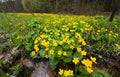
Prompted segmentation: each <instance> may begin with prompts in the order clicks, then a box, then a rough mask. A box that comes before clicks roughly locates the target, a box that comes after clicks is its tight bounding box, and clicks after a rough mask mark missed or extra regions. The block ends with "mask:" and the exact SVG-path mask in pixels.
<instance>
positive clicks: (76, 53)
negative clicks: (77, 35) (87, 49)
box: [74, 52, 83, 60]
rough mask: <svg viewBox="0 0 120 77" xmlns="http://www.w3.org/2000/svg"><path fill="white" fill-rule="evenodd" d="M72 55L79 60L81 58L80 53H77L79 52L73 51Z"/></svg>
mask: <svg viewBox="0 0 120 77" xmlns="http://www.w3.org/2000/svg"><path fill="white" fill-rule="evenodd" d="M74 57H78V58H79V60H81V59H82V58H83V56H82V54H81V53H79V52H75V53H74Z"/></svg>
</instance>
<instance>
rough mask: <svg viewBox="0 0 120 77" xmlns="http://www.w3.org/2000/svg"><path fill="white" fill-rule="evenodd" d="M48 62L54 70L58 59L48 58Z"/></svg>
mask: <svg viewBox="0 0 120 77" xmlns="http://www.w3.org/2000/svg"><path fill="white" fill-rule="evenodd" d="M49 63H50V66H51V68H52V69H53V70H54V69H56V67H57V64H58V63H59V60H57V59H50V60H49Z"/></svg>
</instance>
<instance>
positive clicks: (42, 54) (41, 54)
mask: <svg viewBox="0 0 120 77" xmlns="http://www.w3.org/2000/svg"><path fill="white" fill-rule="evenodd" d="M45 54H46V51H45V49H40V51H39V55H40V56H41V57H44V56H45Z"/></svg>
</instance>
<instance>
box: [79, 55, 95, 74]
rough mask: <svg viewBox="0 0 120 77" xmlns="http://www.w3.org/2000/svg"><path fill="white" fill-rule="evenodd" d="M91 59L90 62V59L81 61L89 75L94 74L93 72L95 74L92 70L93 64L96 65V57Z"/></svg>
mask: <svg viewBox="0 0 120 77" xmlns="http://www.w3.org/2000/svg"><path fill="white" fill-rule="evenodd" d="M90 59H91V60H89V59H83V60H82V61H81V63H82V64H83V65H85V67H86V69H87V71H88V73H92V72H93V70H92V62H94V63H96V58H95V57H90Z"/></svg>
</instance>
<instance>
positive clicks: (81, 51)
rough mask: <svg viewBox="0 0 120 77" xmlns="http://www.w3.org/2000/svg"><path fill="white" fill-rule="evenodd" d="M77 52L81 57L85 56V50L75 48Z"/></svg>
mask: <svg viewBox="0 0 120 77" xmlns="http://www.w3.org/2000/svg"><path fill="white" fill-rule="evenodd" d="M77 52H80V53H81V54H82V55H83V56H86V55H87V52H86V51H85V50H82V48H79V47H78V48H77Z"/></svg>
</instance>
